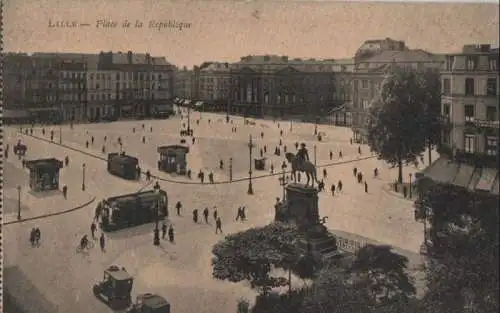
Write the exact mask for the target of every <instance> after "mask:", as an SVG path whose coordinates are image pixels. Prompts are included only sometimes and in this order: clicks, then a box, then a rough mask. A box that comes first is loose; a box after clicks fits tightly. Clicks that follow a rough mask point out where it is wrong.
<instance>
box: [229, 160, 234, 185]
mask: <svg viewBox="0 0 500 313" xmlns="http://www.w3.org/2000/svg"><path fill="white" fill-rule="evenodd" d="M232 181H233V158H229V182H232Z"/></svg>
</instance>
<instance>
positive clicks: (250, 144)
mask: <svg viewBox="0 0 500 313" xmlns="http://www.w3.org/2000/svg"><path fill="white" fill-rule="evenodd" d="M254 147H255V145H254V144H253V142H252V135H250V139H249V141H248V152H249V157H250V159H249V161H250V162H249V170H248V175H249V179H248V192H247V193H248V194H249V195H253V187H252V150H253V148H254Z"/></svg>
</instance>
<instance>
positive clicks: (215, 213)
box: [213, 206, 217, 221]
mask: <svg viewBox="0 0 500 313" xmlns="http://www.w3.org/2000/svg"><path fill="white" fill-rule="evenodd" d="M213 210H214V213H213V216H214V221H217V207H216V206H214V208H213Z"/></svg>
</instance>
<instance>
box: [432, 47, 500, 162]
mask: <svg viewBox="0 0 500 313" xmlns="http://www.w3.org/2000/svg"><path fill="white" fill-rule="evenodd" d="M498 52H499V51H498V48H497V49H492V48H491V47H490V45H467V46H464V48H463V50H462V51H461V52H460V53H454V54H447V55H446V59H445V63H444V66H443V68H442V70H441V85H442V94H443V96H442V107H441V112H442V114H443V116H444V118H445V122H446V124H447V128H446V130H445V132H444V134H443V136H442V139H443V142H442V144H443V148H444V149H446V148H448V150H450V151H452V152H453V153H454V154H459V155H463V156H479V155H480V156H485V157H486V159H488V157H490V159H492V160H491V161H492V162H493V161H496V156H497V155H498V130H499V121H498V111H499V89H500V85H499V74H498V61H499V56H498Z"/></svg>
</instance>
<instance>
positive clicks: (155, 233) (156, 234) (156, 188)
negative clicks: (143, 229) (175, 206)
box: [153, 184, 160, 246]
mask: <svg viewBox="0 0 500 313" xmlns="http://www.w3.org/2000/svg"><path fill="white" fill-rule="evenodd" d="M153 190H154V192H155V194H156V197H157V198H156V205H155V229H154V231H153V245H155V246H159V245H160V229H159V225H158V224H159V219H160V188H159V185H157V184H156V185H155V186H154V187H153Z"/></svg>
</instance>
